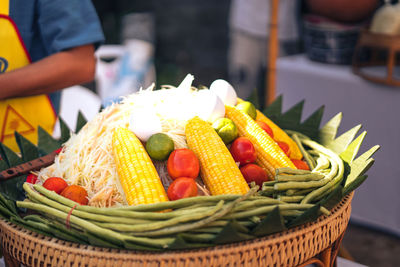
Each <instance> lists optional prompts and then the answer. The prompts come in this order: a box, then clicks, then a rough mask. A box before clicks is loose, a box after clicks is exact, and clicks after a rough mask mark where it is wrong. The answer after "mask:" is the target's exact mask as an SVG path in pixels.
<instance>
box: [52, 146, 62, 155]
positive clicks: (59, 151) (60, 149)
mask: <svg viewBox="0 0 400 267" xmlns="http://www.w3.org/2000/svg"><path fill="white" fill-rule="evenodd" d="M62 149H63V148H62V147H60V148H57V149H56V150H54V152H56V154H57V155H58V154H60V153H61V151H62Z"/></svg>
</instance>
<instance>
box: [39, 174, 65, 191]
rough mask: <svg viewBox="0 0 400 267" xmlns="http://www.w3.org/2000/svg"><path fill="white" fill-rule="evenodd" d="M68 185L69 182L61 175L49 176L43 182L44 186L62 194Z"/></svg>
mask: <svg viewBox="0 0 400 267" xmlns="http://www.w3.org/2000/svg"><path fill="white" fill-rule="evenodd" d="M67 186H68V184H67V182H66V181H64V179H63V178H60V177H50V178H47V179H46V181H44V183H43V187H44V188H46V189H47V190H51V191H54V192H56V193H57V194H60V193H61V192H62V191H63V190H64V189H65V188H66V187H67Z"/></svg>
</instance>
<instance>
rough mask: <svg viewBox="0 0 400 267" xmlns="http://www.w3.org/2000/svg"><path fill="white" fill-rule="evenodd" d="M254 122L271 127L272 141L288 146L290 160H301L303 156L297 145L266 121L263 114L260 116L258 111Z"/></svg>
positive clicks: (277, 127)
mask: <svg viewBox="0 0 400 267" xmlns="http://www.w3.org/2000/svg"><path fill="white" fill-rule="evenodd" d="M256 120H259V121H262V122H265V123H266V124H268V126H269V127H271V130H272V132H273V133H274V139H275V140H276V141H279V142H285V143H286V144H288V145H289V151H290V152H289V153H290V157H291V158H292V159H302V158H303V155H302V154H301V151H300V149H299V147H298V146H297V144H296V143H295V142H294V141H293V139H292V138H290V137H289V136H288V135H287V134H286V133H285V132H284V131H283V130H282V129H281V128H280V127H279V126H278V125H276V124H275V123H273V122H272V121H271V120H270V119H268V118H267V117H266V116H265V115H264V114H262V113H261V112H260V111H259V110H257V117H256Z"/></svg>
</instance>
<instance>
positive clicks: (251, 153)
mask: <svg viewBox="0 0 400 267" xmlns="http://www.w3.org/2000/svg"><path fill="white" fill-rule="evenodd" d="M229 150H230V152H231V154H232V157H233V159H234V160H235V161H236V162H240V165H244V164H247V163H252V162H254V161H256V158H257V154H256V150H255V148H254V146H253V144H252V143H251V141H250V140H249V139H248V138H247V137H238V138H236V139H235V141H233V143H232V145H231V148H230V149H229Z"/></svg>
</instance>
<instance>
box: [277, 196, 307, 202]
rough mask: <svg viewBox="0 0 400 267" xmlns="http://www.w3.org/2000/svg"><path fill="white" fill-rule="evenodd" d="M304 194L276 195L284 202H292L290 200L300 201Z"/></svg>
mask: <svg viewBox="0 0 400 267" xmlns="http://www.w3.org/2000/svg"><path fill="white" fill-rule="evenodd" d="M303 198H304V196H278V199H279V200H281V201H284V202H288V203H292V202H296V203H297V202H300V201H301V200H302V199H303Z"/></svg>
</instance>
